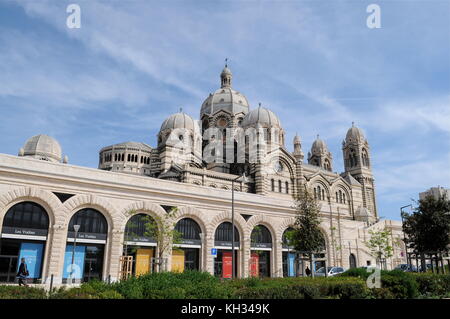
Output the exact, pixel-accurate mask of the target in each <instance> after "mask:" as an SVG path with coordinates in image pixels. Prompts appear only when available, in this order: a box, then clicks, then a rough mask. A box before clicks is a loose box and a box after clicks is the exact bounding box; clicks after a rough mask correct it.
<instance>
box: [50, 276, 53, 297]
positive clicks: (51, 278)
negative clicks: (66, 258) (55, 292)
mask: <svg viewBox="0 0 450 319" xmlns="http://www.w3.org/2000/svg"><path fill="white" fill-rule="evenodd" d="M52 289H53V274H52V275H51V276H50V293H52Z"/></svg>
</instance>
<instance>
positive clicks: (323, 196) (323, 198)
mask: <svg viewBox="0 0 450 319" xmlns="http://www.w3.org/2000/svg"><path fill="white" fill-rule="evenodd" d="M322 200H325V190H324V189H322Z"/></svg>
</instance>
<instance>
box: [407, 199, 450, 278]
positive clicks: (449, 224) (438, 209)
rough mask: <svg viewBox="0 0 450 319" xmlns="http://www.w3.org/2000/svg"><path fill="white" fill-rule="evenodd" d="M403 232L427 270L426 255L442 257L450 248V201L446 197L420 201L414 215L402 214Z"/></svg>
mask: <svg viewBox="0 0 450 319" xmlns="http://www.w3.org/2000/svg"><path fill="white" fill-rule="evenodd" d="M402 217H403V232H404V233H405V235H406V245H407V247H408V248H409V249H413V251H415V252H417V253H418V254H419V255H421V258H420V259H421V263H422V269H425V254H437V255H441V256H442V254H443V253H445V252H447V251H448V247H449V246H450V200H449V199H448V198H447V197H446V196H440V197H439V198H435V197H433V196H431V195H430V196H427V197H425V198H424V199H421V200H419V205H418V207H417V208H416V209H415V210H414V211H413V213H412V214H408V213H406V212H402Z"/></svg>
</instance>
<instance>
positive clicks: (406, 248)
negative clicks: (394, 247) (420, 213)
mask: <svg viewBox="0 0 450 319" xmlns="http://www.w3.org/2000/svg"><path fill="white" fill-rule="evenodd" d="M406 207H411V209H412V204H409V205H405V206H402V207H400V217H401V218H402V231H403V208H406ZM403 241H404V242H405V254H406V264H407V265H408V266H407V267H409V264H410V260H409V255H408V245H407V244H406V234H405V232H404V231H403Z"/></svg>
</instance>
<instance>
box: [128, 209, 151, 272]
mask: <svg viewBox="0 0 450 319" xmlns="http://www.w3.org/2000/svg"><path fill="white" fill-rule="evenodd" d="M154 227H156V222H155V220H154V219H153V218H152V217H151V216H149V215H147V214H137V215H134V216H133V217H131V218H130V219H129V221H128V222H127V225H126V227H125V240H124V249H123V254H124V256H131V257H132V259H131V261H132V267H131V270H132V275H133V276H140V275H144V274H147V273H151V272H153V271H156V263H155V259H154V258H156V246H157V243H156V240H155V239H154V238H153V233H154Z"/></svg>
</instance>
